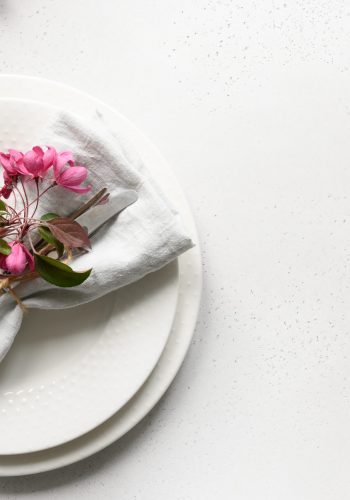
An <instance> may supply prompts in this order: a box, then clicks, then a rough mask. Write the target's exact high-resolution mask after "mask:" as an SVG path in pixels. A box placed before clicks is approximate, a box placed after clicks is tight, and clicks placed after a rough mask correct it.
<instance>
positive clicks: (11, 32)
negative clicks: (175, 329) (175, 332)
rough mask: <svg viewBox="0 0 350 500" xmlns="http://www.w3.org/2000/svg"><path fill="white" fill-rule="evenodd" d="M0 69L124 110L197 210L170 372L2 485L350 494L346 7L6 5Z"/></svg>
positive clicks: (157, 495) (316, 498)
mask: <svg viewBox="0 0 350 500" xmlns="http://www.w3.org/2000/svg"><path fill="white" fill-rule="evenodd" d="M0 31H1V38H0V40H1V42H0V64H1V71H2V72H4V73H22V74H29V75H36V76H43V77H46V78H51V79H54V80H58V81H61V82H64V83H68V84H70V85H73V86H75V87H77V88H80V89H82V90H85V91H87V92H89V93H91V94H92V95H94V96H96V97H99V98H101V99H102V100H104V101H106V102H107V103H109V104H111V105H112V106H115V107H116V108H118V109H119V110H120V111H121V112H123V113H124V114H125V115H126V116H128V117H129V118H130V119H131V120H133V121H134V122H135V123H136V124H137V125H138V126H139V127H140V128H141V129H142V130H143V131H144V132H145V133H146V134H147V135H148V136H149V137H150V138H151V139H152V140H153V142H154V143H155V144H156V145H157V146H158V147H159V148H160V149H161V151H162V152H163V154H164V155H165V157H166V158H167V159H168V160H169V162H170V163H171V165H172V166H173V168H174V169H175V171H176V173H177V176H178V178H179V180H180V181H181V183H182V186H183V188H184V190H185V192H186V194H187V196H188V198H189V201H190V203H191V206H192V208H193V211H194V213H195V216H196V219H197V222H198V227H199V231H200V235H201V241H202V247H203V259H204V292H203V303H202V308H201V313H200V318H199V322H198V327H197V330H196V333H195V337H194V340H193V343H192V346H191V349H190V352H189V354H188V356H187V359H186V361H185V363H184V366H183V368H182V370H181V372H180V373H179V375H178V377H177V378H176V380H175V382H174V383H173V385H172V387H171V389H170V390H169V391H168V393H167V394H166V396H165V397H164V398H163V399H162V401H161V402H160V403H159V405H158V406H157V407H156V408H155V409H154V411H153V412H152V413H151V414H150V415H149V416H148V417H147V418H146V419H145V420H144V421H143V422H142V423H141V424H140V425H139V426H138V427H136V428H135V429H134V430H133V431H132V432H130V433H129V434H128V435H127V436H126V437H125V438H123V439H122V440H121V441H119V442H117V443H115V444H114V445H112V446H111V447H109V448H108V449H107V450H105V451H103V452H101V453H99V454H98V455H96V456H94V457H91V458H89V459H87V460H85V461H83V462H81V463H78V464H76V465H73V466H70V467H68V468H65V469H63V470H58V471H54V472H50V473H46V474H40V475H38V476H32V477H25V478H12V479H1V480H0V498H1V499H7V498H21V497H22V496H29V497H33V498H35V499H41V498H43V499H61V498H63V499H66V498H67V499H70V500H71V499H75V498H79V499H80V498H84V499H94V500H95V499H100V498H101V499H118V500H135V499H137V500H139V499H141V500H158V499H159V500H180V499H181V500H199V499H200V500H348V499H349V498H350V475H349V460H350V307H349V305H350V78H349V68H350V55H349V54H350V50H349V49H350V5H349V3H348V2H345V1H340V0H339V1H337V0H333V1H323V0H303V1H290V0H281V1H279V0H274V1H273V0H271V1H270V0H266V1H260V2H259V1H251V0H244V1H243V0H242V1H236V0H233V1H229V0H222V1H219V0H215V1H200V0H193V1H188V0H177V1H176V2H175V1H173V2H171V1H164V0H163V1H161V0H157V1H154V0H153V1H151V0H137V1H123V0H119V1H112V0H104V1H103V0H74V1H68V0H53V1H49V0H46V1H44V0H30V1H29V0H5V1H2V2H1V3H0Z"/></svg>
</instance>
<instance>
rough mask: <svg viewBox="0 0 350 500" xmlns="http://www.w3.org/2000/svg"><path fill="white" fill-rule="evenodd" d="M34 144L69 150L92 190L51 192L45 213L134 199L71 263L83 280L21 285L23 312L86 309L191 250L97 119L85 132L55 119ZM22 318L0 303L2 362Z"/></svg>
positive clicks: (153, 189) (168, 210) (159, 198)
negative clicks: (104, 192)
mask: <svg viewBox="0 0 350 500" xmlns="http://www.w3.org/2000/svg"><path fill="white" fill-rule="evenodd" d="M38 144H49V145H52V146H54V147H55V148H56V149H57V150H70V151H72V152H73V155H74V157H75V159H76V162H77V164H81V165H84V166H86V167H87V168H88V171H89V176H88V180H89V183H91V184H92V186H93V188H92V191H91V192H90V193H88V194H85V195H76V194H74V193H71V192H69V191H67V190H65V189H63V188H60V187H57V188H55V189H54V190H52V191H51V192H50V193H49V194H48V196H47V197H46V198H45V197H43V201H42V203H41V205H42V212H43V213H45V212H48V211H50V212H56V213H58V214H60V215H62V216H63V215H69V214H70V213H71V212H72V211H73V210H74V209H76V208H77V207H78V206H80V205H82V204H83V203H84V202H85V201H87V200H88V199H89V198H91V196H92V195H93V194H94V193H96V192H98V191H99V190H100V189H102V188H103V187H107V189H108V191H109V192H110V193H111V195H113V194H117V193H119V192H120V191H123V190H125V189H133V190H136V191H137V193H138V196H139V198H138V200H137V201H136V202H135V203H134V204H133V205H131V206H129V207H127V208H126V209H125V210H124V211H122V212H121V213H120V214H119V215H118V216H117V217H116V218H115V219H113V220H112V221H111V222H109V223H107V224H106V227H104V228H103V229H101V230H100V231H99V232H98V233H97V235H96V236H95V237H93V238H92V251H91V252H89V253H86V254H84V255H82V256H79V257H78V258H77V259H75V260H74V261H73V263H72V264H71V265H72V267H73V268H74V269H75V270H77V271H80V270H81V271H82V270H86V269H89V268H93V271H92V273H91V276H90V277H89V278H88V279H87V281H85V282H84V283H83V284H82V285H80V286H78V287H75V288H57V287H54V286H52V285H50V284H49V283H47V282H45V281H44V280H42V279H41V278H38V279H36V280H35V281H32V282H28V283H26V284H21V285H20V286H19V287H18V288H17V289H16V290H17V292H18V295H19V296H20V297H21V299H22V301H23V303H24V304H25V305H26V306H27V307H28V308H39V309H40V308H41V309H65V308H69V307H75V306H78V305H79V304H84V303H87V302H90V301H92V300H95V299H97V298H99V297H101V296H103V295H105V294H107V293H108V292H111V291H113V290H116V289H118V288H120V287H122V286H125V285H128V284H130V283H132V282H134V281H136V280H138V279H140V278H142V277H143V276H145V275H146V274H148V273H150V272H153V271H156V270H158V269H160V268H161V267H163V266H165V265H166V264H168V263H169V262H171V261H172V260H174V259H175V258H176V257H177V256H179V255H180V254H181V253H183V252H185V251H186V250H188V249H189V248H191V247H192V246H193V244H192V241H191V239H190V238H189V237H188V236H187V234H186V232H185V230H184V229H183V227H182V224H181V221H180V219H179V215H178V214H177V212H176V211H175V210H174V209H173V208H172V207H171V206H170V205H169V203H168V202H167V200H166V199H165V197H164V196H163V194H162V192H161V191H160V190H159V188H158V186H157V185H156V183H155V182H154V180H153V179H152V177H151V176H150V174H149V172H148V170H147V168H146V166H145V165H144V164H143V163H142V161H141V159H140V158H137V157H136V155H135V151H130V149H129V150H128V147H129V148H130V146H129V145H128V144H125V143H124V142H123V140H122V139H120V138H118V137H115V136H114V135H112V134H111V133H110V131H109V130H108V129H107V128H106V126H105V124H104V122H103V119H102V118H101V117H100V116H98V115H96V117H95V118H94V119H93V120H92V121H91V123H90V124H89V125H87V124H86V123H85V122H84V123H82V122H81V121H80V120H79V119H77V118H76V117H74V116H72V115H70V114H67V113H58V114H57V116H55V118H54V120H53V121H52V123H51V124H50V125H49V127H48V131H47V137H45V138H42V139H41V141H38ZM29 314H30V312H29ZM22 317H23V313H22V310H21V309H20V307H19V306H17V304H16V303H15V301H14V299H13V298H12V297H11V296H9V295H8V294H6V295H5V296H3V297H0V361H1V360H2V359H3V358H4V356H5V355H6V354H7V352H8V350H9V349H10V347H11V345H12V343H13V341H14V339H15V336H16V334H17V332H18V330H19V328H20V326H21V322H22Z"/></svg>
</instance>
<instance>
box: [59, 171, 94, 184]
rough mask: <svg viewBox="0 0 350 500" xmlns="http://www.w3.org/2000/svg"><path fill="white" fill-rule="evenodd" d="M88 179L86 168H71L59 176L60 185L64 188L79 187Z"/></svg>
mask: <svg viewBox="0 0 350 500" xmlns="http://www.w3.org/2000/svg"><path fill="white" fill-rule="evenodd" d="M86 177H87V169H86V168H85V167H69V168H67V169H66V170H65V171H64V172H62V173H61V175H60V176H59V180H58V183H59V184H61V185H63V186H79V184H81V183H82V182H84V181H85V179H86Z"/></svg>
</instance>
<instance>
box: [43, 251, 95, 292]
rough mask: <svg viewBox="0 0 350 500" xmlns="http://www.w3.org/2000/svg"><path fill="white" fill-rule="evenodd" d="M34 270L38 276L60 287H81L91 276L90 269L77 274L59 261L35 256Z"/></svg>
mask: <svg viewBox="0 0 350 500" xmlns="http://www.w3.org/2000/svg"><path fill="white" fill-rule="evenodd" d="M34 257H35V269H36V271H37V272H38V273H39V274H40V276H41V277H42V278H43V279H44V280H46V281H48V282H49V283H52V284H53V285H56V286H60V287H73V286H78V285H81V284H82V283H83V282H84V281H85V280H86V279H87V278H88V277H89V276H90V274H91V271H92V269H89V270H88V271H85V272H82V273H77V272H75V271H73V269H72V268H71V267H69V266H67V264H63V262H60V261H59V260H55V259H52V258H51V257H47V256H45V255H39V254H35V256H34Z"/></svg>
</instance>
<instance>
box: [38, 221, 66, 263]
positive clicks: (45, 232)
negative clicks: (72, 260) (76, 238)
mask: <svg viewBox="0 0 350 500" xmlns="http://www.w3.org/2000/svg"><path fill="white" fill-rule="evenodd" d="M38 231H39V234H40V236H41V237H42V239H43V240H45V241H46V243H50V245H53V246H54V247H55V248H56V250H57V253H58V256H59V257H62V255H63V252H64V246H63V244H62V243H61V242H60V241H58V240H57V239H56V238H55V237H54V235H53V234H52V233H51V231H50V229H49V228H47V227H45V226H40V227H39V229H38Z"/></svg>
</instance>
